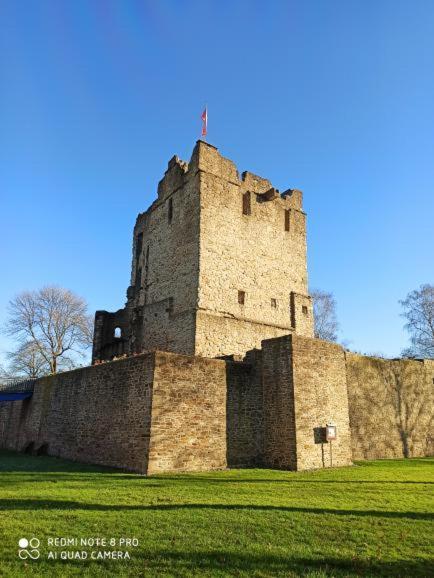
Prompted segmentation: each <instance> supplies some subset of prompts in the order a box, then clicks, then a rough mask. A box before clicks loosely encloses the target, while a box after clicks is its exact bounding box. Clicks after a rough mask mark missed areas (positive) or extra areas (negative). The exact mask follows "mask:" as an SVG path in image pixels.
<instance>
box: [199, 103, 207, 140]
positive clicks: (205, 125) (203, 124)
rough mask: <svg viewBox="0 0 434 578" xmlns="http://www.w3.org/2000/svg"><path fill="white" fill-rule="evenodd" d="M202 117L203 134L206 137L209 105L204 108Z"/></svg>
mask: <svg viewBox="0 0 434 578" xmlns="http://www.w3.org/2000/svg"><path fill="white" fill-rule="evenodd" d="M200 118H201V119H202V136H203V137H206V135H207V132H208V109H207V107H205V108H204V111H203V113H202V116H201V117H200Z"/></svg>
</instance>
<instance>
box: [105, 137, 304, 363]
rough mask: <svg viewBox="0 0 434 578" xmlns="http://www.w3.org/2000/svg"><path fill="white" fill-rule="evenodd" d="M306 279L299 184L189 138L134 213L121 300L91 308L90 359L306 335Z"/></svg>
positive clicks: (223, 347)
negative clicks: (283, 185)
mask: <svg viewBox="0 0 434 578" xmlns="http://www.w3.org/2000/svg"><path fill="white" fill-rule="evenodd" d="M246 203H247V204H246ZM307 284H308V280H307V266H306V215H305V213H304V212H303V209H302V193H301V191H297V190H290V189H288V190H287V191H285V192H284V193H282V194H280V193H279V191H277V190H276V189H275V188H273V186H272V184H271V183H270V181H268V180H267V179H264V178H262V177H258V176H257V175H253V174H252V173H248V172H245V173H243V174H242V175H241V177H240V176H239V173H238V170H237V168H236V166H235V164H234V163H233V162H232V161H230V160H229V159H226V158H224V157H223V156H222V155H221V154H220V153H219V152H218V150H217V149H216V148H215V147H213V146H212V145H210V144H208V143H205V142H203V141H198V142H197V144H196V146H195V148H194V150H193V153H192V156H191V159H190V161H189V162H188V163H187V162H184V161H181V160H180V159H178V158H177V157H173V158H172V159H171V160H170V161H169V164H168V168H167V171H166V173H165V175H164V178H163V179H162V180H161V181H160V183H159V186H158V198H157V199H156V200H155V201H154V202H153V203H152V205H151V206H150V207H149V209H148V210H147V211H145V212H144V213H141V214H139V216H138V217H137V220H136V225H135V228H134V233H133V255H132V267H131V281H130V286H129V288H128V290H127V304H126V307H125V309H120V310H119V311H117V312H116V313H109V312H106V311H98V312H97V314H96V318H95V338H94V348H93V361H96V360H98V359H111V358H112V357H113V356H114V355H116V354H120V353H123V352H136V353H137V352H142V351H146V350H151V349H163V350H164V351H172V352H177V353H183V354H189V355H200V356H203V357H218V356H222V355H232V354H236V355H238V354H245V353H246V352H247V351H248V350H250V349H253V348H255V347H259V346H260V342H261V340H262V339H268V338H272V337H278V336H280V335H286V334H288V333H290V332H296V333H299V334H301V335H306V336H312V335H313V313H312V304H311V300H310V298H309V296H308V289H307V286H308V285H307ZM240 292H242V293H243V297H241V293H240ZM116 326H118V327H120V328H121V329H122V337H121V338H116V336H115V335H114V329H115V327H116ZM222 329H223V331H222Z"/></svg>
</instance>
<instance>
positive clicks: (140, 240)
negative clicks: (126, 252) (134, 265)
mask: <svg viewBox="0 0 434 578" xmlns="http://www.w3.org/2000/svg"><path fill="white" fill-rule="evenodd" d="M142 246H143V233H139V234H138V235H137V244H136V259H139V257H140V254H141V252H142Z"/></svg>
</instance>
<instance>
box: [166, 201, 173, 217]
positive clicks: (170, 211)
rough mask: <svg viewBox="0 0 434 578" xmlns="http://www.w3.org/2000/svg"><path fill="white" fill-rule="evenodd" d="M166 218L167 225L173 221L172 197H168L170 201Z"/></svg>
mask: <svg viewBox="0 0 434 578" xmlns="http://www.w3.org/2000/svg"><path fill="white" fill-rule="evenodd" d="M167 218H168V221H169V223H171V222H172V219H173V199H172V197H170V199H169V209H168V212H167Z"/></svg>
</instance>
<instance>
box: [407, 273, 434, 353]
mask: <svg viewBox="0 0 434 578" xmlns="http://www.w3.org/2000/svg"><path fill="white" fill-rule="evenodd" d="M399 303H400V304H401V305H402V307H403V309H404V312H403V313H402V316H403V317H404V318H405V319H406V320H407V323H406V324H405V329H406V330H407V331H408V332H409V334H410V342H411V346H410V347H409V348H408V349H406V350H404V351H403V352H402V354H403V355H404V356H405V357H429V358H434V285H428V284H426V285H421V286H420V287H419V289H416V290H414V291H411V292H410V293H409V294H408V295H407V297H406V298H405V299H404V300H403V301H400V302H399Z"/></svg>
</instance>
